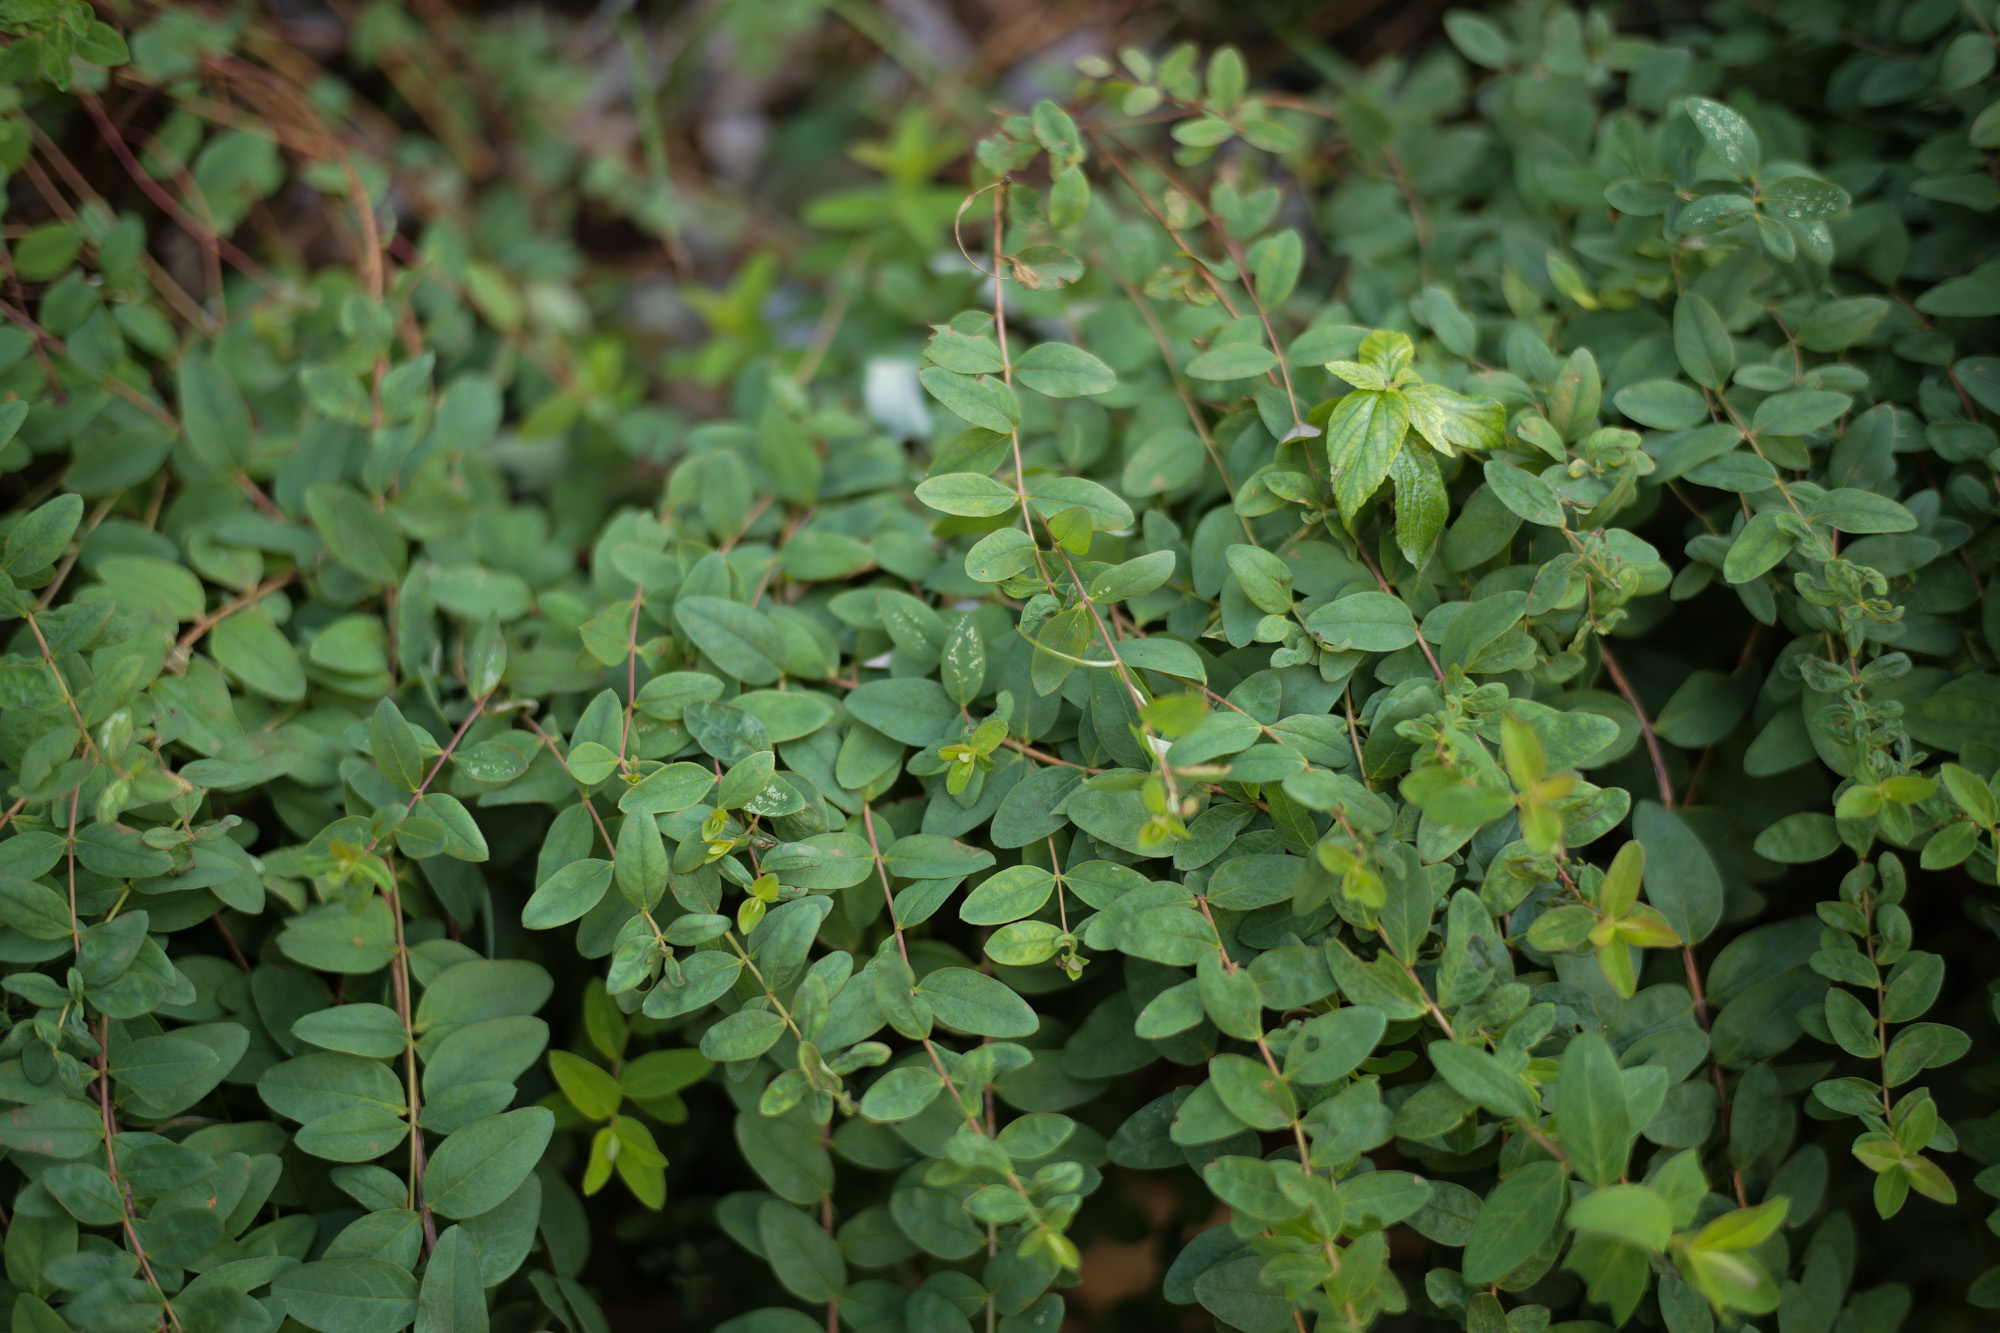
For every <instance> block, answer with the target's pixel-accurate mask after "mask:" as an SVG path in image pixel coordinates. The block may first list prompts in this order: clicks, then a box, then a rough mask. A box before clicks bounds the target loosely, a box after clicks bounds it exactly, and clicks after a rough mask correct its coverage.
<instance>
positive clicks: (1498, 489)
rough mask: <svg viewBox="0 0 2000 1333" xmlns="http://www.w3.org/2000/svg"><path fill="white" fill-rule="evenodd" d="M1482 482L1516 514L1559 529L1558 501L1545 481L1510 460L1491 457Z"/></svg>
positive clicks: (1544, 525)
mask: <svg viewBox="0 0 2000 1333" xmlns="http://www.w3.org/2000/svg"><path fill="white" fill-rule="evenodd" d="M1486 484H1487V485H1488V486H1491V487H1492V488H1493V494H1494V495H1496V496H1498V497H1499V499H1500V503H1501V504H1504V505H1506V506H1507V508H1509V509H1511V510H1513V511H1514V512H1515V513H1516V514H1519V515H1520V516H1521V517H1522V518H1524V519H1526V520H1527V521H1528V522H1530V523H1537V524H1540V525H1541V526H1543V527H1546V528H1560V527H1563V526H1564V524H1565V520H1564V518H1563V510H1562V504H1561V502H1560V501H1558V500H1557V499H1556V493H1555V491H1554V490H1552V489H1550V487H1549V484H1548V483H1547V482H1545V481H1543V480H1542V479H1541V478H1540V477H1537V476H1536V475H1534V474H1533V473H1532V472H1524V471H1522V470H1521V469H1520V468H1518V467H1515V466H1514V465H1513V464H1512V463H1507V462H1503V461H1501V460H1499V459H1494V460H1493V461H1492V462H1490V463H1488V464H1487V465H1486Z"/></svg>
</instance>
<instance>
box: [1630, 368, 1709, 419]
mask: <svg viewBox="0 0 2000 1333" xmlns="http://www.w3.org/2000/svg"><path fill="white" fill-rule="evenodd" d="M1613 401H1614V402H1616V403H1617V405H1618V410H1619V411H1620V412H1623V413H1624V414H1625V415H1626V416H1628V417H1630V418H1632V420H1634V421H1636V422H1638V423H1639V424H1640V425H1642V426H1650V427H1652V428H1653V429H1654V430H1686V429H1687V428H1688V427H1690V426H1694V425H1698V424H1699V423H1701V422H1703V421H1706V420H1707V419H1708V404H1707V403H1706V402H1705V401H1703V399H1702V396H1701V395H1700V394H1699V393H1697V392H1695V391H1694V390H1693V389H1690V388H1689V387H1688V386H1687V385H1685V384H1682V383H1681V382H1680V381H1679V380H1646V381H1644V382H1643V383H1640V384H1632V385H1627V386H1626V387H1625V388H1623V389H1620V390H1619V391H1618V393H1617V396H1616V397H1615V398H1614V399H1613Z"/></svg>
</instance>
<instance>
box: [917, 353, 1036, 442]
mask: <svg viewBox="0 0 2000 1333" xmlns="http://www.w3.org/2000/svg"><path fill="white" fill-rule="evenodd" d="M918 378H919V379H920V380H921V381H922V382H923V386H924V388H926V389H928V390H929V391H930V394H931V397H933V398H935V399H937V400H938V401H939V402H940V403H943V404H944V405H945V406H946V407H947V408H949V409H950V410H951V411H953V412H955V413H957V414H958V415H959V416H961V417H963V418H964V419H965V420H966V421H967V422H969V423H970V424H972V425H974V426H980V427H983V428H984V429H986V430H991V431H998V432H999V433H1000V434H1002V435H1006V434H1008V433H1010V432H1012V431H1013V430H1014V428H1015V427H1017V426H1019V425H1020V424H1021V407H1020V404H1019V403H1017V402H1016V401H1015V399H1014V391H1013V390H1012V389H1010V388H1008V387H1007V386H1006V385H1005V384H1003V383H1001V382H1000V381H998V380H994V379H990V378H988V377H986V376H984V375H980V376H972V375H960V374H957V373H955V372H953V371H949V370H946V369H945V368H944V367H942V366H927V367H925V368H924V370H923V372H922V374H920V375H919V376H918Z"/></svg>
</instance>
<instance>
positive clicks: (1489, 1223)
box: [1463, 1162, 1565, 1286]
mask: <svg viewBox="0 0 2000 1333" xmlns="http://www.w3.org/2000/svg"><path fill="white" fill-rule="evenodd" d="M1564 1184H1565V1182H1564V1178H1563V1169H1562V1168H1561V1167H1560V1166H1557V1165H1556V1164H1555V1163H1554V1162H1530V1163H1528V1164H1527V1165H1526V1166H1523V1167H1520V1168H1519V1169H1517V1170H1516V1171H1515V1172H1514V1173H1513V1174H1512V1175H1510V1176H1508V1177H1507V1178H1506V1179H1504V1180H1502V1181H1501V1182H1500V1183H1499V1184H1498V1185H1496V1186H1495V1187H1494V1189H1493V1192H1492V1193H1491V1194H1489V1195H1487V1196H1486V1203H1485V1206H1484V1207H1482V1208H1481V1209H1480V1210H1479V1218H1478V1220H1477V1221H1475V1222H1474V1223H1473V1224H1472V1237H1471V1239H1470V1240H1468V1241H1467V1242H1466V1244H1465V1262H1464V1265H1463V1271H1464V1274H1465V1280H1466V1281H1467V1282H1470V1283H1473V1284H1475V1285H1478V1286H1486V1285H1488V1284H1490V1283H1495V1282H1498V1281H1500V1280H1501V1279H1502V1278H1504V1277H1506V1276H1507V1275H1508V1274H1509V1273H1511V1272H1513V1271H1514V1270H1515V1269H1517V1268H1519V1267H1520V1266H1521V1265H1523V1264H1525V1263H1527V1262H1528V1260H1529V1259H1531V1258H1533V1257H1534V1255H1535V1252H1536V1251H1538V1250H1540V1249H1541V1248H1542V1245H1543V1244H1544V1243H1545V1242H1546V1241H1547V1240H1548V1238H1549V1237H1550V1236H1551V1235H1552V1234H1554V1232H1555V1229H1556V1226H1557V1224H1558V1223H1560V1222H1561V1221H1562V1216H1563V1201H1564V1196H1565V1189H1564Z"/></svg>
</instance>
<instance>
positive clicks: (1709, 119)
mask: <svg viewBox="0 0 2000 1333" xmlns="http://www.w3.org/2000/svg"><path fill="white" fill-rule="evenodd" d="M1687 112H1688V115H1689V116H1691V117H1693V119H1694V123H1695V128H1696V129H1699V130H1700V131H1701V137H1702V138H1704V139H1706V140H1708V146H1709V147H1710V148H1711V149H1712V150H1714V152H1715V156H1716V157H1717V158H1718V159H1720V160H1721V162H1722V164H1723V165H1724V166H1725V167H1727V168H1729V170H1731V171H1733V172H1735V173H1736V174H1737V175H1738V176H1749V175H1752V174H1754V173H1755V172H1756V170H1757V164H1758V160H1759V153H1758V147H1757V132H1756V131H1755V130H1753V129H1751V128H1750V122H1749V121H1747V120H1745V119H1743V117H1742V116H1740V115H1738V114H1737V113H1736V112H1735V111H1733V110H1731V109H1730V108H1729V107H1726V106H1724V105H1723V104H1722V103H1720V102H1716V101H1712V100H1710V99H1709V98H1706V97H1690V98H1688V100H1687Z"/></svg>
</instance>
